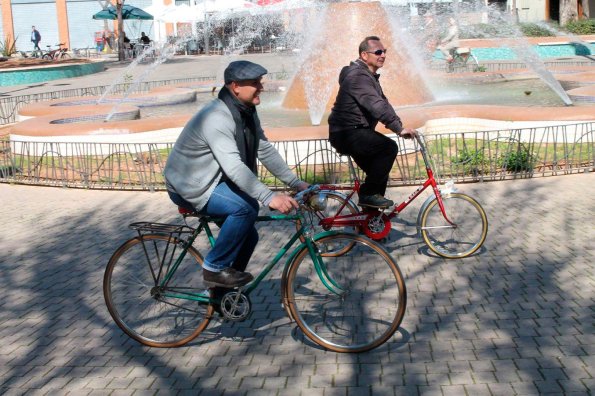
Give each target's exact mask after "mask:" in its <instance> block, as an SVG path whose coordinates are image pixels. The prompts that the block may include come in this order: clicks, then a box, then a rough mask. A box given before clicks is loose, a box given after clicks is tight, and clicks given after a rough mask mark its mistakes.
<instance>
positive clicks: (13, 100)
mask: <svg viewBox="0 0 595 396" xmlns="http://www.w3.org/2000/svg"><path fill="white" fill-rule="evenodd" d="M287 76H288V73H287V72H283V71H281V72H272V73H268V74H267V78H269V79H271V80H278V79H284V78H287ZM215 79H216V77H215V76H210V77H191V78H178V79H173V80H158V81H144V82H140V83H138V84H132V83H130V82H124V83H121V84H116V85H114V86H113V87H112V86H111V85H100V86H96V87H87V88H72V89H65V90H60V91H53V92H43V93H37V94H30V95H20V96H12V97H8V98H0V125H6V124H12V123H14V122H16V121H17V115H18V112H19V110H20V109H21V108H23V106H26V105H28V104H29V103H36V102H43V101H47V100H55V99H65V98H73V97H82V96H97V97H99V96H101V95H102V94H103V93H104V92H106V90H107V89H108V88H110V89H111V94H112V95H123V94H125V93H126V94H132V93H143V92H149V91H150V90H152V89H153V88H157V87H162V86H165V85H174V84H182V83H192V82H202V81H212V80H215Z"/></svg>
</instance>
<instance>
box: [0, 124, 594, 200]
mask: <svg viewBox="0 0 595 396" xmlns="http://www.w3.org/2000/svg"><path fill="white" fill-rule="evenodd" d="M395 139H396V140H397V144H398V145H399V147H400V150H399V156H398V158H397V160H396V161H395V166H394V167H393V170H392V172H391V178H390V185H392V186H399V185H411V184H419V183H421V182H422V181H423V180H424V179H425V177H426V172H425V169H424V164H423V161H422V158H421V154H420V153H419V150H418V147H417V146H416V143H415V142H414V141H412V140H402V139H400V138H395ZM173 144H174V142H169V143H83V142H58V143H56V142H52V143H49V142H28V141H9V140H7V139H4V140H0V182H5V183H19V184H31V185H45V186H62V187H78V188H92V189H120V190H162V189H164V188H165V186H164V179H163V169H164V167H165V163H166V160H167V157H168V155H169V153H170V151H171V149H172V147H173ZM273 144H274V145H275V146H276V147H277V149H278V150H279V152H280V153H281V154H282V156H283V157H284V158H285V159H286V161H287V162H288V164H289V165H290V167H291V168H293V169H294V171H295V172H296V173H297V174H298V176H299V177H300V178H302V179H303V180H307V181H309V182H311V183H350V182H351V180H350V175H349V173H348V167H347V164H346V158H343V157H341V156H340V155H338V154H337V153H336V152H335V151H334V149H333V148H332V147H331V146H330V144H329V143H328V141H327V140H326V139H320V140H299V141H286V142H273ZM426 145H427V147H428V152H429V153H430V157H431V159H432V161H433V168H434V171H435V173H436V175H437V176H438V177H439V178H440V179H441V180H443V181H444V180H447V179H454V180H455V181H457V182H471V181H490V180H505V179H514V178H529V177H537V176H549V175H562V174H570V173H580V172H590V171H595V122H589V123H580V124H572V125H557V126H547V127H536V128H524V129H512V130H495V131H484V132H452V133H441V134H435V135H430V136H427V137H426ZM259 175H260V178H261V180H262V181H263V182H265V183H266V184H268V185H270V186H271V187H273V188H283V184H282V183H281V182H280V181H279V180H277V179H276V178H275V177H274V176H273V175H271V174H270V173H269V172H268V171H267V170H266V169H265V168H264V167H263V166H260V169H259ZM360 176H361V172H360Z"/></svg>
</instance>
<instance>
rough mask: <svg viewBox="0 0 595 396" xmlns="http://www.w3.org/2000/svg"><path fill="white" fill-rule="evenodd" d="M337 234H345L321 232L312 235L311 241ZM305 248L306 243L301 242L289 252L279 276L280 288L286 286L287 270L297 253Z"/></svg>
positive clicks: (331, 231) (330, 231) (333, 231)
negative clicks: (281, 273)
mask: <svg viewBox="0 0 595 396" xmlns="http://www.w3.org/2000/svg"><path fill="white" fill-rule="evenodd" d="M337 234H345V232H340V231H335V230H329V231H323V232H319V233H318V234H316V235H314V237H313V239H314V242H316V241H317V240H319V239H320V238H324V237H327V236H329V235H337ZM307 248H308V246H307V245H306V242H302V243H300V244H299V245H298V246H297V247H296V248H295V249H294V250H293V252H291V254H290V255H289V257H288V258H287V261H286V262H285V266H284V268H283V275H281V286H282V287H283V286H285V285H286V284H287V273H288V272H289V269H290V268H291V265H292V264H293V262H294V260H295V257H296V256H297V255H298V253H299V252H301V251H302V249H307ZM281 290H285V289H283V288H282V289H281Z"/></svg>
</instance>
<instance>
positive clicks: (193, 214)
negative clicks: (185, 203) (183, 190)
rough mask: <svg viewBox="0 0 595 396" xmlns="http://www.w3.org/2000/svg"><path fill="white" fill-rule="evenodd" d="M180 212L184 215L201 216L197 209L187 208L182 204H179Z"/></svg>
mask: <svg viewBox="0 0 595 396" xmlns="http://www.w3.org/2000/svg"><path fill="white" fill-rule="evenodd" d="M178 213H180V214H181V215H182V216H196V217H199V216H200V214H199V213H198V212H197V211H196V210H190V209H186V208H183V207H181V206H178Z"/></svg>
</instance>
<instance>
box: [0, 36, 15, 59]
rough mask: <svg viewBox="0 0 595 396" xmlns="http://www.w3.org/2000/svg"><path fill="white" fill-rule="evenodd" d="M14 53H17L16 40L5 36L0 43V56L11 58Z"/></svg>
mask: <svg viewBox="0 0 595 396" xmlns="http://www.w3.org/2000/svg"><path fill="white" fill-rule="evenodd" d="M15 52H17V40H16V39H13V38H12V37H10V36H6V37H5V38H4V41H1V42H0V54H2V56H11V55H12V54H14V53H15Z"/></svg>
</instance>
